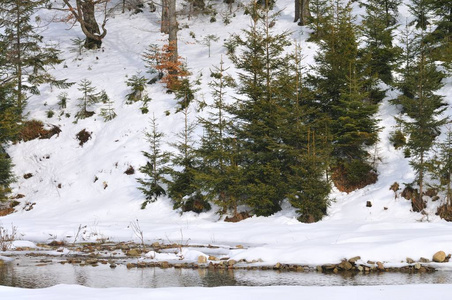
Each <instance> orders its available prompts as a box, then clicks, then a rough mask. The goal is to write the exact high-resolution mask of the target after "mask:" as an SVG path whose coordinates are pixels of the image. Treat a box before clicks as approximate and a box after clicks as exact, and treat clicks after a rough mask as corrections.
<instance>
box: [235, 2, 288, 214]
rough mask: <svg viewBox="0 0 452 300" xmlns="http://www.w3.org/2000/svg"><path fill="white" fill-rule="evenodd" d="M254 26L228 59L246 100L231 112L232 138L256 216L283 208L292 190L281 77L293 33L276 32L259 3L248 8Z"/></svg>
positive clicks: (243, 186)
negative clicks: (285, 168) (285, 161)
mask: <svg viewBox="0 0 452 300" xmlns="http://www.w3.org/2000/svg"><path fill="white" fill-rule="evenodd" d="M248 11H249V13H250V17H251V20H252V25H251V26H250V27H249V28H248V29H246V30H243V32H242V34H241V35H240V34H237V35H234V36H232V37H231V39H230V40H229V42H228V47H229V49H230V50H231V51H230V53H229V57H230V59H231V60H232V62H233V63H234V64H235V66H236V68H237V69H238V70H239V72H238V78H239V82H238V88H237V91H238V93H239V94H240V95H241V97H240V98H239V99H237V103H236V104H235V105H233V106H231V107H230V109H229V110H228V112H229V113H231V114H232V115H233V118H234V124H233V135H234V136H235V137H236V138H237V143H238V148H239V149H240V150H239V152H240V155H241V157H240V158H239V159H240V163H241V165H240V166H241V171H242V172H243V180H242V181H241V183H240V185H241V190H242V191H243V195H244V197H245V198H246V204H247V205H248V206H250V207H251V209H252V210H253V212H254V213H256V214H257V215H270V214H273V213H274V212H276V211H278V210H279V209H280V204H281V202H282V200H283V199H284V195H285V192H286V191H287V181H286V180H284V178H283V176H281V167H282V166H281V158H280V155H281V152H280V148H281V147H280V143H281V137H280V131H279V127H278V126H279V125H280V124H281V123H282V122H283V120H282V119H281V113H280V109H281V105H280V104H279V103H278V101H279V98H278V94H279V93H281V91H282V87H283V86H282V85H281V83H282V82H281V81H278V80H277V78H278V77H279V76H280V75H281V74H282V72H284V71H285V66H286V65H287V59H286V58H285V57H284V55H283V54H284V53H283V52H284V50H285V49H286V47H287V46H288V45H290V42H289V40H288V36H289V33H288V32H279V33H276V32H273V30H272V29H271V28H270V27H271V26H270V24H271V23H272V22H274V21H275V16H270V13H269V11H268V9H265V8H263V9H261V8H260V7H259V6H258V5H257V3H255V2H254V3H251V4H250V6H249V7H248Z"/></svg>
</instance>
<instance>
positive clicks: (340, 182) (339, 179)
mask: <svg viewBox="0 0 452 300" xmlns="http://www.w3.org/2000/svg"><path fill="white" fill-rule="evenodd" d="M331 179H332V180H333V183H334V185H335V186H336V188H337V189H338V190H339V191H341V192H346V193H350V192H353V191H354V190H358V189H362V188H363V187H365V186H368V185H369V184H374V183H375V182H377V180H378V175H377V173H375V172H374V171H373V170H370V171H368V172H367V173H366V174H365V175H364V176H361V177H360V179H359V181H357V180H353V181H351V180H350V179H349V174H348V173H347V171H346V170H345V169H344V168H343V167H342V166H339V167H337V168H336V169H334V171H333V174H332V176H331Z"/></svg>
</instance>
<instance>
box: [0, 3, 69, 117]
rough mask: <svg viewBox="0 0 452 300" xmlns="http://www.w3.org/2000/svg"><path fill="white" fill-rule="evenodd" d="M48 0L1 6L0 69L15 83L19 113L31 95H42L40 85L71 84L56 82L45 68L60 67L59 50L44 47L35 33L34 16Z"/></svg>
mask: <svg viewBox="0 0 452 300" xmlns="http://www.w3.org/2000/svg"><path fill="white" fill-rule="evenodd" d="M45 2H46V1H45V0H30V1H16V0H5V1H2V5H1V6H0V25H1V26H2V27H3V31H2V33H0V39H1V40H2V42H3V46H4V47H5V48H4V49H3V51H4V54H5V57H6V59H5V64H2V65H1V66H0V68H1V69H2V72H1V73H3V74H8V76H9V78H10V80H11V81H12V82H14V98H15V104H16V106H17V109H18V112H19V113H22V112H23V110H24V108H25V106H26V100H27V97H28V95H29V94H39V90H38V86H39V85H40V84H43V83H49V84H51V85H52V86H56V87H58V88H67V87H69V86H70V85H71V84H70V83H67V82H66V80H57V79H55V77H53V76H52V75H51V74H49V73H48V72H47V71H46V67H48V66H53V65H56V64H59V63H60V62H61V60H60V59H59V58H58V54H59V51H58V50H57V49H56V48H54V47H49V46H45V45H44V44H43V38H42V36H40V35H39V34H37V33H36V32H35V28H34V27H33V25H32V23H31V16H32V14H33V13H34V12H35V11H36V9H37V8H38V7H39V6H40V5H43V4H44V3H45Z"/></svg>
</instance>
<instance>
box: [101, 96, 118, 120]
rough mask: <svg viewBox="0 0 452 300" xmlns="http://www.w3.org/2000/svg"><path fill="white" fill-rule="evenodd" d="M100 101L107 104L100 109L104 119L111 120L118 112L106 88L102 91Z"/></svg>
mask: <svg viewBox="0 0 452 300" xmlns="http://www.w3.org/2000/svg"><path fill="white" fill-rule="evenodd" d="M99 98H100V101H101V102H102V103H104V104H105V105H106V107H104V108H101V109H100V115H101V117H103V118H104V121H105V122H107V121H111V120H113V119H114V118H116V116H117V114H116V112H115V109H114V108H113V101H112V100H111V99H110V97H108V95H107V93H106V92H105V90H102V91H101V92H100V97H99Z"/></svg>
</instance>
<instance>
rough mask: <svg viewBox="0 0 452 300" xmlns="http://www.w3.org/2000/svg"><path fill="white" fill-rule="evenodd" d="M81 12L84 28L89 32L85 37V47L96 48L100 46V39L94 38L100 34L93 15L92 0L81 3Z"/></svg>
mask: <svg viewBox="0 0 452 300" xmlns="http://www.w3.org/2000/svg"><path fill="white" fill-rule="evenodd" d="M81 5H82V12H83V21H84V22H85V28H86V30H87V31H88V32H89V33H91V35H92V36H91V35H90V36H87V37H86V40H85V48H87V49H97V48H100V47H101V46H102V39H100V38H96V37H99V36H100V29H99V25H98V24H97V21H96V16H95V15H94V2H93V1H92V0H86V1H83V2H82V3H81Z"/></svg>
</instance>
